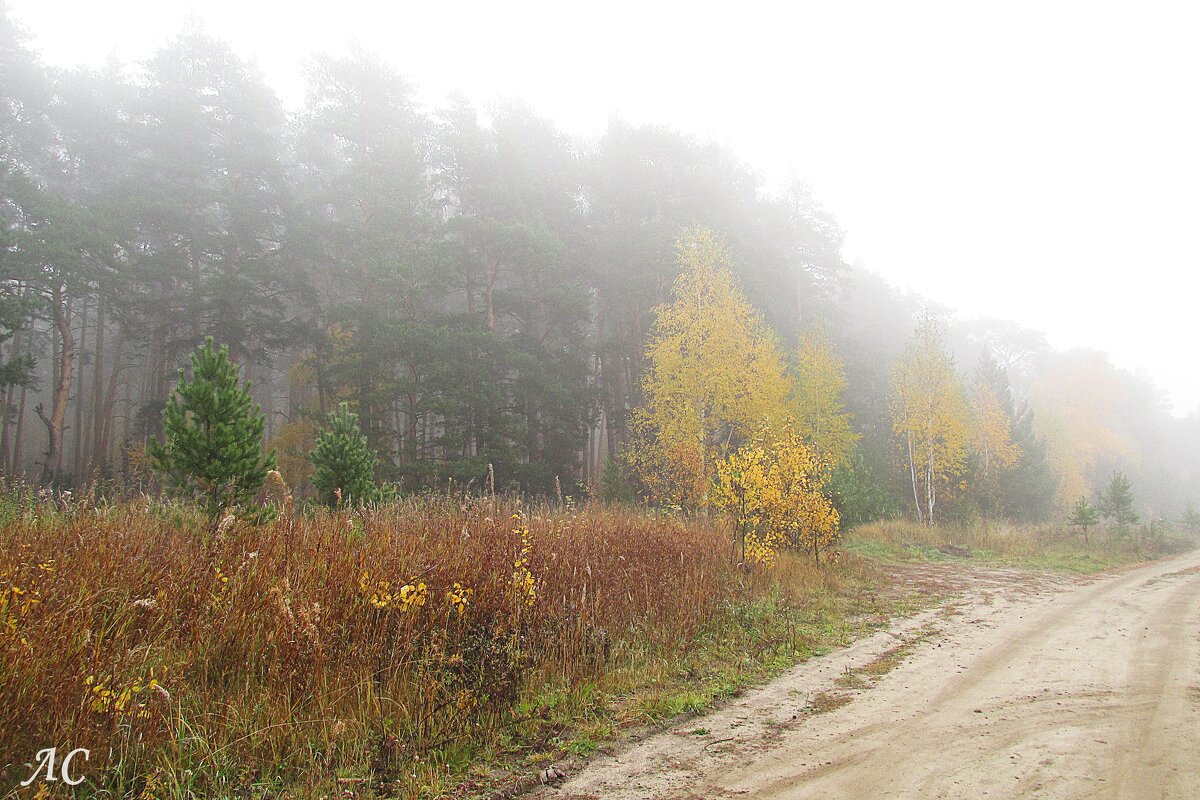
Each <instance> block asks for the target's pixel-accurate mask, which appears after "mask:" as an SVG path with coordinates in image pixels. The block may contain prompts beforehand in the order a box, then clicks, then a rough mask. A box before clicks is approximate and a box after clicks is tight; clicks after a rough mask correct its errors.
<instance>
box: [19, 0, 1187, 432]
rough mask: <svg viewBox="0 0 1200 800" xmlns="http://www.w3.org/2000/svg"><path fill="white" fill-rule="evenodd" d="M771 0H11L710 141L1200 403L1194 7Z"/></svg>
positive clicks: (63, 55) (930, 268) (96, 25)
mask: <svg viewBox="0 0 1200 800" xmlns="http://www.w3.org/2000/svg"><path fill="white" fill-rule="evenodd" d="M775 5H777V4H766V3H747V2H743V3H737V4H720V5H715V4H714V5H712V6H707V5H705V4H697V3H678V4H676V3H646V2H641V3H631V2H624V0H621V1H620V2H606V3H602V4H592V5H590V6H586V7H585V6H584V5H582V4H572V3H563V2H561V0H560V2H554V3H549V2H545V3H517V2H513V3H503V4H501V3H476V2H457V3H421V4H415V3H387V4H384V3H378V4H376V3H367V2H360V0H344V1H343V2H339V3H335V4H319V5H317V4H312V5H309V4H306V3H297V2H288V3H279V2H247V1H246V0H239V1H238V2H234V0H207V1H206V2H204V3H202V4H189V3H184V2H177V1H176V0H152V1H151V0H110V2H107V3H103V4H100V3H83V2H53V1H52V0H50V1H48V0H10V6H11V8H12V11H13V13H14V15H15V16H16V17H17V18H18V20H19V21H20V22H22V23H23V24H24V26H25V27H26V29H27V30H28V32H29V33H30V34H32V36H33V40H32V42H31V44H32V45H33V46H34V47H35V49H37V50H39V51H40V53H41V55H42V57H43V59H44V60H45V61H46V63H48V64H51V65H54V66H63V67H68V66H75V65H79V64H86V65H89V66H100V65H101V64H103V63H104V61H105V59H106V57H108V56H109V55H110V54H115V55H116V56H117V57H118V58H120V59H121V60H123V61H138V60H141V59H144V58H146V57H147V56H149V55H150V54H151V53H152V52H153V51H154V50H155V49H156V48H157V47H159V46H161V45H162V44H164V43H165V42H166V41H167V39H169V38H170V37H171V36H173V35H174V34H175V33H177V32H178V31H179V30H180V29H181V28H182V26H183V25H184V23H185V20H186V19H187V18H188V17H189V15H190V16H192V17H194V18H198V19H201V20H203V22H204V24H205V27H206V28H207V30H208V31H209V32H210V33H212V34H213V35H214V36H217V37H218V38H221V39H224V40H226V41H229V42H230V43H231V44H232V45H233V46H234V48H235V50H236V51H237V52H238V53H239V54H241V55H242V56H244V57H248V58H252V59H254V60H255V61H256V62H257V63H258V65H259V66H260V68H261V69H262V70H263V72H264V73H265V75H266V76H267V79H268V81H269V82H270V83H271V84H272V85H274V86H275V87H276V89H277V91H278V92H279V94H280V96H281V97H282V98H283V100H284V103H285V105H286V106H288V107H289V108H296V107H298V106H299V105H300V104H301V103H302V102H303V92H304V85H303V80H302V77H301V70H302V65H303V62H304V60H305V58H306V57H307V56H308V55H310V54H311V53H313V52H316V51H319V50H332V51H339V50H342V49H344V48H345V46H346V44H347V42H349V41H351V40H354V41H357V42H358V43H360V44H362V45H363V46H365V47H367V48H368V49H372V50H376V51H378V52H379V53H381V54H382V55H383V56H384V57H385V58H386V59H387V60H388V61H390V62H391V63H392V64H393V65H395V66H396V68H397V69H398V70H399V71H400V72H402V73H403V74H405V75H406V76H408V77H409V78H410V79H411V80H412V81H413V82H414V83H415V84H417V86H418V87H419V88H420V89H421V97H422V98H423V99H424V100H425V101H426V103H427V104H428V105H429V106H431V107H437V106H438V105H439V104H440V102H441V100H442V98H443V97H444V96H445V95H446V93H447V92H449V91H450V90H453V89H462V90H464V91H465V92H466V93H467V95H468V97H470V98H471V99H472V100H475V101H476V102H478V103H481V104H484V105H486V104H487V103H489V102H491V101H493V100H496V99H498V98H503V97H520V98H522V99H524V100H526V101H528V102H529V103H530V104H531V105H532V106H533V107H534V109H535V110H536V111H537V112H539V113H541V114H544V115H546V116H548V117H550V118H552V119H554V120H555V121H556V122H557V123H558V125H559V126H560V127H561V128H562V129H563V130H564V131H566V132H568V133H571V134H576V135H579V136H587V137H591V136H594V135H596V134H598V133H599V132H600V131H602V130H603V128H604V127H605V126H606V124H607V122H608V119H609V117H610V115H611V114H613V113H616V114H619V115H620V116H621V117H623V118H625V119H626V120H628V121H629V122H633V123H645V122H654V123H663V124H669V125H671V126H673V127H677V128H679V129H681V130H684V131H687V132H691V133H695V134H697V135H698V136H699V137H701V138H702V139H711V140H715V141H719V142H721V143H723V144H726V145H729V146H730V147H732V148H733V149H734V150H735V151H736V152H737V153H738V154H739V156H740V157H741V158H743V159H744V160H746V161H748V162H749V163H751V164H752V165H754V166H755V167H757V168H758V169H759V170H761V171H762V172H763V174H764V175H766V176H767V177H768V178H769V179H771V180H783V179H786V178H787V177H788V176H790V175H795V176H798V177H800V178H801V179H803V180H806V181H807V182H808V183H810V184H811V185H812V187H813V189H814V191H815V193H816V196H817V197H818V198H819V199H820V200H821V201H822V202H823V203H824V204H825V205H826V207H827V208H828V209H829V210H830V211H831V212H832V213H833V214H834V215H835V216H836V218H837V220H838V221H839V223H840V224H841V225H842V227H843V228H844V229H846V231H847V232H848V239H847V247H846V256H847V259H848V260H851V261H854V260H858V261H861V262H862V263H863V264H864V265H865V266H866V267H868V268H870V269H872V270H875V271H877V272H879V273H881V274H883V275H884V276H885V277H887V278H888V279H889V280H890V281H891V282H892V283H894V284H896V285H898V286H902V287H907V288H911V289H912V290H914V291H917V292H919V293H921V294H923V295H925V296H927V297H929V298H931V299H932V300H935V301H937V302H939V303H942V304H944V305H948V306H950V307H952V308H955V309H958V310H959V311H961V312H962V313H963V314H964V315H967V316H974V315H985V316H995V317H1001V318H1006V319H1012V320H1015V321H1017V322H1020V323H1022V324H1024V325H1027V326H1029V327H1033V328H1036V329H1039V330H1043V331H1045V332H1047V333H1048V334H1049V338H1050V341H1051V343H1052V344H1054V345H1055V346H1057V347H1069V346H1074V345H1088V346H1093V347H1096V348H1099V349H1102V350H1106V351H1108V352H1109V353H1110V354H1111V355H1112V357H1113V360H1114V362H1115V363H1116V364H1118V365H1119V366H1122V367H1126V368H1129V369H1138V368H1141V369H1144V370H1146V371H1148V372H1149V374H1150V375H1151V376H1152V378H1153V379H1154V381H1155V382H1156V383H1157V384H1158V386H1159V387H1161V388H1162V389H1163V390H1164V391H1165V392H1166V394H1167V397H1168V401H1169V402H1170V403H1171V404H1172V405H1173V406H1174V408H1175V411H1176V413H1180V414H1183V413H1189V412H1191V411H1193V410H1196V409H1197V408H1198V407H1200V373H1198V372H1197V370H1196V368H1195V366H1194V362H1195V345H1194V342H1195V339H1196V337H1195V334H1194V324H1195V322H1194V321H1195V318H1196V317H1197V313H1198V310H1200V309H1198V305H1200V300H1198V298H1197V288H1198V287H1200V278H1198V277H1197V267H1200V234H1198V233H1197V230H1196V225H1197V220H1200V191H1198V187H1200V151H1198V149H1197V148H1198V145H1200V104H1198V103H1197V102H1196V100H1197V91H1196V86H1195V81H1196V76H1197V75H1200V48H1197V47H1195V44H1194V43H1195V40H1196V37H1197V33H1200V30H1198V27H1197V22H1198V21H1200V11H1198V10H1196V9H1195V8H1193V7H1192V6H1191V5H1190V4H1187V3H1137V4H1132V3H1130V4H1125V5H1124V7H1119V6H1117V5H1115V4H1108V3H1096V2H1093V3H1047V2H1039V3H1014V2H1008V3H1004V4H987V5H984V4H974V3H962V2H946V3H903V4H901V3H854V2H827V3H820V4H811V3H800V4H792V5H793V7H792V8H791V9H789V10H787V11H783V12H781V11H779V10H778V9H777V8H775V7H774V6H775ZM332 11H336V12H337V16H334V15H333V14H332V13H331V12H332Z"/></svg>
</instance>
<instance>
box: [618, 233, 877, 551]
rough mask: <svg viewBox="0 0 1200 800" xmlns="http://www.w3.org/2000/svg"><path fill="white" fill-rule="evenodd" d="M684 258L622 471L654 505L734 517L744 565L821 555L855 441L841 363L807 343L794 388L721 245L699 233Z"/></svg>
mask: <svg viewBox="0 0 1200 800" xmlns="http://www.w3.org/2000/svg"><path fill="white" fill-rule="evenodd" d="M676 250H677V254H678V260H679V265H680V267H681V268H682V272H681V274H680V275H679V278H678V279H677V280H676V282H675V286H674V300H673V302H671V303H669V304H666V305H663V306H661V307H659V308H658V309H656V310H655V322H654V328H653V332H652V335H651V341H650V344H649V346H648V347H647V350H646V356H647V360H648V364H649V367H648V370H647V372H646V374H645V377H644V379H643V381H642V393H643V396H644V398H645V403H644V405H643V406H642V407H641V408H639V409H637V410H636V411H634V412H633V414H632V416H631V419H632V425H633V432H634V437H633V441H632V442H631V444H630V445H629V447H628V449H627V451H626V461H627V463H628V465H629V466H630V467H631V468H632V470H633V471H634V473H635V474H636V475H637V476H638V477H639V478H640V479H641V481H642V483H643V485H644V486H645V489H646V491H647V492H648V493H649V494H650V495H651V496H652V497H654V498H655V499H656V500H658V501H660V502H663V503H666V504H668V505H675V506H678V507H680V508H702V507H710V508H716V509H719V510H722V511H725V512H728V513H729V514H731V515H732V516H733V518H734V520H735V525H736V527H737V530H738V534H739V541H740V543H741V545H742V548H743V556H744V557H745V558H746V559H748V560H752V561H757V562H760V563H764V564H770V563H773V562H774V560H775V557H776V553H777V552H778V550H779V549H780V548H782V547H784V546H786V545H791V546H799V547H803V548H805V549H809V550H810V551H811V552H813V554H814V555H817V554H819V552H820V550H821V549H822V548H824V547H827V546H828V545H829V544H831V543H832V542H833V540H834V538H835V537H836V532H837V512H836V511H835V510H834V509H833V507H832V504H831V503H830V502H829V500H828V498H826V497H825V496H824V494H823V489H824V483H825V476H826V474H827V471H828V468H829V467H831V466H833V465H834V464H837V463H839V462H840V461H842V460H843V459H844V458H845V457H846V455H847V454H848V452H849V450H850V449H851V447H853V444H854V441H855V436H854V434H853V433H852V432H851V430H850V417H849V414H848V413H846V411H845V409H844V408H843V406H842V403H841V398H840V394H841V390H842V388H843V386H844V379H843V378H842V370H841V364H840V362H839V361H838V360H837V358H836V357H835V356H834V355H833V352H832V349H831V348H830V347H829V345H828V343H827V342H826V341H825V340H824V339H822V338H820V337H819V336H809V337H806V338H805V340H804V341H803V342H802V343H801V347H800V350H799V352H798V353H797V360H798V362H799V369H798V372H799V377H800V379H801V380H800V381H799V382H797V380H796V377H794V376H793V375H792V374H791V373H789V371H788V369H787V366H786V364H785V361H784V358H783V356H782V354H781V353H780V351H779V348H778V345H777V342H776V339H775V336H774V334H773V333H772V332H771V331H770V329H769V328H768V327H767V325H766V323H765V322H764V321H763V320H762V318H761V316H760V315H759V314H758V313H757V312H755V311H754V309H753V307H752V306H751V305H750V303H749V302H747V300H746V299H745V297H744V296H743V295H742V294H741V293H740V292H739V291H738V290H737V288H736V286H735V285H734V279H733V275H732V273H731V271H730V258H729V254H728V252H727V251H726V249H725V246H724V244H723V243H722V242H721V241H720V240H719V239H718V238H717V237H716V236H715V235H714V234H713V233H712V232H711V231H709V230H706V229H699V230H693V231H689V232H688V233H687V234H685V235H684V236H683V237H682V238H681V239H680V240H679V242H678V243H677V245H676Z"/></svg>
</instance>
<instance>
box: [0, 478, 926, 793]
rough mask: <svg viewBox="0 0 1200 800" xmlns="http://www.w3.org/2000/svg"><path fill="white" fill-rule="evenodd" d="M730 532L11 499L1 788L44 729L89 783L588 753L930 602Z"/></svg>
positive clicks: (467, 516) (189, 787)
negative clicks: (762, 566) (229, 525)
mask: <svg viewBox="0 0 1200 800" xmlns="http://www.w3.org/2000/svg"><path fill="white" fill-rule="evenodd" d="M729 544H730V535H729V531H728V530H726V529H724V528H723V527H721V526H720V525H719V524H717V523H714V522H712V521H709V520H704V519H700V520H681V519H677V518H673V517H669V516H656V515H651V514H645V513H641V512H637V511H632V510H627V509H616V508H607V507H603V506H595V507H588V508H584V509H561V510H551V509H548V508H530V507H520V506H518V505H516V504H515V503H509V502H505V501H491V500H488V501H481V500H472V499H458V500H453V499H445V498H442V499H425V500H411V501H406V502H401V503H396V504H392V505H390V506H388V507H386V508H382V509H378V510H374V511H370V512H362V513H358V512H354V513H351V512H342V513H337V514H329V513H325V512H318V513H315V514H312V515H295V516H285V517H283V518H281V519H279V520H277V521H275V522H273V523H272V524H270V525H267V526H264V527H261V528H244V529H241V528H235V529H231V530H227V531H223V532H220V533H218V534H215V535H214V534H212V533H211V532H209V531H208V530H207V529H206V527H205V525H204V523H203V521H202V520H200V519H198V518H196V517H195V516H194V515H193V514H192V513H191V512H189V511H188V510H187V509H184V508H180V507H177V506H173V505H160V504H156V503H151V502H143V503H134V504H126V505H120V506H103V505H101V506H99V507H97V506H95V505H92V504H89V503H86V502H85V503H76V504H74V505H72V504H70V503H62V502H59V501H57V500H56V501H54V502H53V503H50V502H46V503H41V502H38V503H32V504H29V503H26V504H16V505H11V507H6V508H5V509H4V513H3V514H2V515H0V592H2V594H0V794H3V793H4V792H5V791H8V790H9V789H10V787H11V789H12V791H13V792H14V793H15V794H17V795H19V796H34V794H35V792H36V790H37V789H38V786H36V785H35V786H31V787H28V788H27V789H25V790H18V788H17V787H16V784H17V782H18V781H20V780H23V779H24V778H26V777H27V776H28V775H29V774H30V773H31V772H32V769H31V767H30V766H27V764H29V763H30V762H31V761H32V759H33V757H34V754H35V753H36V752H37V751H38V750H40V749H42V748H44V747H49V746H57V747H69V748H76V747H82V748H88V749H89V750H90V751H91V753H92V756H91V758H90V759H89V761H88V762H87V770H86V774H85V777H86V780H87V782H86V783H85V784H84V785H83V786H81V787H79V788H78V789H76V790H75V796H79V797H86V796H105V797H131V798H132V797H138V798H150V797H156V798H184V797H250V796H253V797H260V798H267V797H279V798H283V797H289V798H294V799H295V800H300V798H309V797H311V798H319V797H332V796H343V795H344V794H345V792H347V791H350V792H352V793H353V794H354V796H356V797H376V796H377V797H412V798H415V797H428V796H436V795H437V794H439V793H441V792H443V791H449V790H453V789H454V788H455V787H459V788H460V789H462V790H463V791H466V790H469V789H470V787H471V782H470V778H471V777H472V775H473V773H474V770H475V769H476V765H479V764H488V765H492V766H506V765H512V764H536V763H540V761H543V760H546V759H550V758H557V757H559V756H561V755H562V754H564V753H566V754H579V755H584V754H587V753H589V752H591V751H592V750H594V749H595V748H596V747H597V746H599V743H600V742H601V741H604V740H605V739H608V738H610V737H611V736H613V735H614V734H616V733H617V732H619V731H622V730H626V729H629V728H632V727H637V726H641V725H645V724H652V723H655V722H658V721H661V720H664V719H667V718H669V717H672V716H676V715H678V714H681V713H688V712H695V711H700V710H703V709H705V708H707V707H709V706H710V705H711V704H712V703H714V702H716V701H718V700H719V699H721V698H723V697H727V696H729V695H730V694H733V693H735V692H737V691H738V690H739V689H740V688H741V687H743V686H745V685H746V684H747V683H751V682H755V681H760V680H762V679H765V678H767V677H770V676H771V675H774V674H776V673H778V672H779V671H780V670H782V669H783V668H785V667H787V666H789V665H791V664H792V663H794V662H795V661H797V660H799V659H802V658H805V657H808V656H810V655H812V654H815V653H819V652H822V651H823V650H825V649H827V648H830V647H833V646H836V645H838V644H842V643H844V642H846V641H848V640H850V639H851V638H853V637H854V636H856V635H857V634H858V633H859V632H861V631H862V630H865V629H869V628H871V627H874V626H878V625H881V624H884V623H886V621H887V620H888V619H889V618H890V617H891V616H892V615H894V614H895V613H897V612H898V611H901V610H904V608H905V604H906V603H910V602H916V600H914V599H913V598H903V597H893V596H890V595H889V594H887V593H886V592H880V591H877V590H876V588H875V587H877V586H878V584H879V582H880V579H879V578H878V576H877V574H876V572H875V570H874V568H873V567H872V565H871V564H870V562H868V561H867V560H865V559H861V558H857V557H854V556H849V557H847V558H844V559H842V561H841V562H840V563H838V564H834V565H829V566H823V567H821V568H817V567H815V566H812V565H811V564H809V563H807V562H805V561H803V560H801V559H791V558H784V559H782V561H781V564H780V566H779V567H778V568H776V569H774V570H771V571H769V572H768V571H764V570H748V569H746V568H745V567H742V566H739V565H737V564H736V563H735V562H734V560H733V559H732V558H731V557H730V547H729ZM487 774H488V775H490V774H491V772H490V771H488V773H487ZM464 776H466V778H467V781H466V784H465V785H463V784H464ZM475 777H476V778H479V777H483V776H480V775H475ZM43 788H44V787H43Z"/></svg>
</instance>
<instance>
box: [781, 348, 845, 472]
mask: <svg viewBox="0 0 1200 800" xmlns="http://www.w3.org/2000/svg"><path fill="white" fill-rule="evenodd" d="M845 390H846V372H845V369H844V367H843V365H842V360H841V359H840V358H838V355H837V353H836V352H835V351H834V349H833V345H832V343H831V342H830V341H829V338H828V336H826V335H825V334H824V332H823V331H821V330H812V331H809V332H807V333H805V334H804V335H803V336H801V338H800V346H799V347H798V348H797V351H796V385H795V389H794V390H793V392H792V410H793V413H794V414H795V426H796V430H797V431H798V432H799V434H800V435H801V436H802V437H803V438H804V440H805V441H806V442H808V443H809V445H810V446H811V447H812V449H813V451H814V453H815V454H816V456H817V458H818V459H819V460H820V461H821V463H823V464H824V465H826V466H827V467H831V468H832V467H836V466H839V465H842V464H845V463H846V460H847V459H848V458H849V456H850V451H851V450H853V449H854V444H855V442H857V441H858V438H859V437H858V434H856V433H855V432H854V430H853V428H852V427H851V426H852V423H853V421H854V416H853V415H852V414H851V413H850V412H849V411H847V410H846V404H845V403H844V402H843V399H842V396H843V393H844V392H845Z"/></svg>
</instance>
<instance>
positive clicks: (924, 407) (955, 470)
mask: <svg viewBox="0 0 1200 800" xmlns="http://www.w3.org/2000/svg"><path fill="white" fill-rule="evenodd" d="M891 411H892V432H893V434H894V435H895V437H896V439H897V442H898V443H899V445H900V448H901V451H902V453H903V457H904V459H905V461H906V464H907V467H908V472H909V478H910V480H911V482H912V491H913V504H914V506H915V508H916V512H917V520H918V521H919V522H921V523H923V524H925V525H933V524H934V520H935V513H936V509H937V503H938V496H939V491H943V490H944V489H945V488H946V487H947V486H948V485H950V484H951V482H952V481H953V480H955V479H956V478H958V476H959V475H960V473H961V472H962V469H963V466H964V462H965V459H966V454H967V431H968V426H967V419H968V412H967V404H966V401H965V400H964V398H963V391H962V386H961V385H960V383H959V380H958V376H957V375H956V374H955V371H954V361H953V359H952V358H951V356H950V354H949V353H948V352H947V351H946V346H945V342H944V340H943V337H942V332H941V330H940V329H939V327H938V325H937V322H936V321H935V320H934V319H933V317H931V316H929V315H926V316H924V317H923V318H922V319H921V322H920V323H919V324H918V325H917V329H916V331H915V332H914V333H913V338H912V340H911V341H910V342H909V344H908V347H907V348H906V349H905V351H904V353H903V354H902V355H901V356H900V359H899V360H898V361H897V362H896V365H895V367H894V368H893V370H892V396H891Z"/></svg>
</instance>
